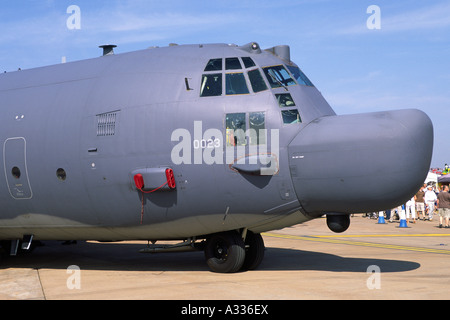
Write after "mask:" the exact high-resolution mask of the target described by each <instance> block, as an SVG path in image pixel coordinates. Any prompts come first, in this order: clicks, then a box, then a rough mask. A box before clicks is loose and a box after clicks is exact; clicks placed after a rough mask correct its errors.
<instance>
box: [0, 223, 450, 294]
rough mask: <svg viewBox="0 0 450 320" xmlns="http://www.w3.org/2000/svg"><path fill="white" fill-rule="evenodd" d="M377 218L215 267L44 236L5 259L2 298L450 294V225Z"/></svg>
mask: <svg viewBox="0 0 450 320" xmlns="http://www.w3.org/2000/svg"><path fill="white" fill-rule="evenodd" d="M437 226H438V222H437V221H432V222H423V221H419V222H417V223H416V224H409V225H408V228H399V223H398V222H395V223H386V224H377V220H371V219H367V218H363V217H362V216H361V215H356V216H355V217H353V218H352V224H351V226H350V229H349V230H348V231H347V232H345V233H343V234H335V233H332V232H331V231H329V230H328V228H327V226H326V221H325V219H317V220H313V221H310V222H307V223H305V224H302V225H298V226H294V227H290V228H286V229H283V230H278V231H273V232H269V233H266V234H264V235H263V238H264V241H265V245H266V252H265V258H264V261H263V262H262V264H261V265H260V267H259V268H258V270H255V271H247V272H240V273H236V274H217V273H213V272H211V271H210V270H209V269H208V267H207V265H206V262H205V259H204V255H203V252H194V253H165V254H142V253H139V252H138V250H139V249H142V248H144V247H145V246H146V244H147V243H146V242H117V243H99V242H95V241H88V242H78V244H76V245H68V246H67V245H62V244H61V242H51V241H49V242H44V244H45V246H43V247H38V248H36V249H35V250H34V252H32V253H30V254H25V255H20V256H17V257H11V258H8V259H7V260H4V261H2V262H1V264H0V299H2V300H22V299H27V300H92V299H102V300H105V299H106V300H115V299H137V300H140V299H146V300H147V299H148V300H216V299H220V300H292V299H295V300H297V299H347V300H352V299H363V300H374V299H375V300H377V299H387V300H392V299H407V300H416V299H417V300H435V299H449V298H450V229H440V228H437Z"/></svg>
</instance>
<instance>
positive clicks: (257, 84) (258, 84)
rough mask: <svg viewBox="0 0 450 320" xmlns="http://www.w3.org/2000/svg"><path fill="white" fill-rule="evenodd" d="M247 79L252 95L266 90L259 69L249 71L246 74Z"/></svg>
mask: <svg viewBox="0 0 450 320" xmlns="http://www.w3.org/2000/svg"><path fill="white" fill-rule="evenodd" d="M248 78H249V79H250V83H251V85H252V88H253V92H254V93H258V92H261V91H264V90H267V85H266V83H265V82H264V79H263V77H262V75H261V72H260V71H259V69H255V70H251V71H249V72H248Z"/></svg>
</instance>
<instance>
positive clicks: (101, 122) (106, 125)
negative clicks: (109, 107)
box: [97, 111, 119, 137]
mask: <svg viewBox="0 0 450 320" xmlns="http://www.w3.org/2000/svg"><path fill="white" fill-rule="evenodd" d="M118 113H119V112H118V111H114V112H108V113H102V114H99V115H97V136H98V137H107V136H113V135H115V134H116V120H117V116H118Z"/></svg>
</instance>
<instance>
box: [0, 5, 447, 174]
mask: <svg viewBox="0 0 450 320" xmlns="http://www.w3.org/2000/svg"><path fill="white" fill-rule="evenodd" d="M71 5H77V6H78V7H79V8H80V29H74V30H70V29H69V28H68V27H67V20H68V19H70V18H71V13H67V8H68V7H69V6H71ZM371 5H377V6H378V7H379V8H380V14H381V15H380V20H379V21H380V23H381V24H380V27H381V28H380V29H369V28H368V27H367V24H366V23H367V20H368V19H371V16H372V14H373V12H371V13H367V9H368V7H369V6H371ZM252 41H256V42H258V43H259V44H260V45H261V47H263V48H268V47H272V46H275V45H279V44H288V45H290V46H291V59H292V60H293V61H294V62H296V63H297V64H298V65H299V66H300V67H301V68H302V69H303V70H304V71H305V73H306V74H307V75H308V76H309V78H310V79H311V80H312V81H313V83H314V84H315V85H316V86H317V88H318V89H319V90H320V91H321V92H322V94H323V95H324V97H325V98H326V99H327V101H328V102H329V103H330V105H331V106H332V107H333V109H334V110H335V111H336V112H337V113H338V114H351V113H360V112H372V111H381V110H394V109H405V108H417V109H420V110H423V111H425V112H426V113H427V114H428V115H429V116H430V118H431V119H432V121H433V123H434V127H435V148H434V149H435V150H434V155H433V161H432V166H433V167H443V166H444V164H445V163H450V143H449V138H450V132H449V129H450V116H449V113H450V2H449V1H448V0H436V1H433V0H429V1H423V0H420V1H417V0H396V1H392V0H340V1H337V0H277V1H273V0H272V1H267V0H258V1H256V0H240V1H226V0H220V1H216V0H209V1H205V0H202V1H199V0H189V1H187V0H173V1H172V0H166V1H153V0H122V1H119V0H108V1H106V0H105V1H100V0H96V1H88V0H84V1H76V0H20V1H19V0H2V1H0V71H13V70H17V68H19V67H20V68H22V69H27V68H33V67H38V66H44V65H50V64H56V63H60V62H61V58H62V57H63V56H65V57H66V58H67V61H75V60H81V59H87V58H92V57H97V56H99V55H101V50H100V49H99V48H98V46H99V45H101V44H105V43H113V44H116V45H118V46H119V47H118V48H117V49H116V53H121V52H128V51H133V50H138V49H144V48H147V47H149V46H155V45H156V46H167V45H168V44H169V43H179V44H191V43H218V42H220V43H235V44H239V45H242V44H246V43H248V42H252ZM387 156H389V155H387ZM399 165H401V164H399Z"/></svg>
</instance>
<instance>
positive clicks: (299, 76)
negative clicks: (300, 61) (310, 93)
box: [287, 66, 314, 87]
mask: <svg viewBox="0 0 450 320" xmlns="http://www.w3.org/2000/svg"><path fill="white" fill-rule="evenodd" d="M287 67H288V69H289V71H290V72H291V73H292V75H293V76H294V77H295V79H296V80H297V82H298V83H299V84H302V85H305V86H309V87H314V85H313V84H312V82H311V81H310V80H309V79H308V77H307V76H306V75H305V74H304V73H303V72H302V70H300V68H299V67H295V66H287Z"/></svg>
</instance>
